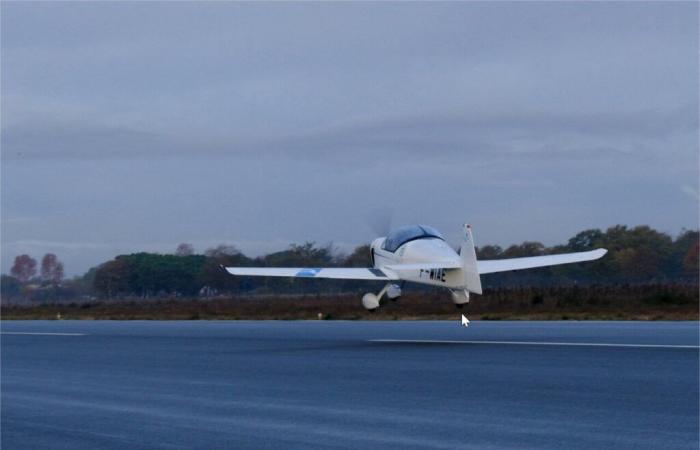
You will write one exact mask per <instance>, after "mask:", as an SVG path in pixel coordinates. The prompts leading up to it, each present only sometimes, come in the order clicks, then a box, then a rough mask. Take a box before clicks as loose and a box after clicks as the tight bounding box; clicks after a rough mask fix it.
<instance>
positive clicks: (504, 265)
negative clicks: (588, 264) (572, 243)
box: [477, 248, 608, 275]
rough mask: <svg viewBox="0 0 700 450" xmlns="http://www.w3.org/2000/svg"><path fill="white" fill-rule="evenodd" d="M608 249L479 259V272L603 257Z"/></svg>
mask: <svg viewBox="0 0 700 450" xmlns="http://www.w3.org/2000/svg"><path fill="white" fill-rule="evenodd" d="M607 252H608V251H607V250H605V249H604V248H599V249H597V250H591V251H588V252H578V253H564V254H561V255H545V256H530V257H527V258H511V259H494V260H479V261H477V264H478V267H479V274H480V275H481V274H485V273H494V272H507V271H509V270H521V269H532V268H535V267H546V266H557V265H559V264H570V263H576V262H582V261H593V260H595V259H598V258H601V257H602V256H603V255H605V254H606V253H607Z"/></svg>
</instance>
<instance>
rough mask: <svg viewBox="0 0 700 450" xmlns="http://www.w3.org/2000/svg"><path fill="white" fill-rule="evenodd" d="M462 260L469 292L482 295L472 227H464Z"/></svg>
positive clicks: (460, 251) (466, 225)
mask: <svg viewBox="0 0 700 450" xmlns="http://www.w3.org/2000/svg"><path fill="white" fill-rule="evenodd" d="M459 256H460V257H461V258H462V270H463V271H464V284H465V286H466V288H467V290H468V291H469V292H473V293H475V294H481V278H480V277H479V267H478V266H477V262H476V249H475V248H474V239H473V238H472V227H471V225H469V224H465V225H464V233H463V234H462V245H461V247H460V250H459Z"/></svg>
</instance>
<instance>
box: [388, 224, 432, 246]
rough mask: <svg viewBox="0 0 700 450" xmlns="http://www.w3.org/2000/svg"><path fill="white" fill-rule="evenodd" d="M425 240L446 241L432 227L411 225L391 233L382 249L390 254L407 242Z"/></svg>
mask: <svg viewBox="0 0 700 450" xmlns="http://www.w3.org/2000/svg"><path fill="white" fill-rule="evenodd" d="M425 238H437V239H441V240H443V241H444V240H445V239H444V238H443V237H442V235H441V234H440V233H439V232H438V231H437V230H436V229H434V228H432V227H427V226H425V225H409V226H407V227H401V228H397V229H396V230H394V231H392V232H391V233H389V234H388V235H387V237H386V240H385V241H384V245H383V247H382V248H384V250H386V251H389V252H395V251H396V250H397V249H398V248H399V247H401V246H402V245H403V244H405V243H406V242H409V241H415V240H416V239H425Z"/></svg>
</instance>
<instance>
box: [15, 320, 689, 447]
mask: <svg viewBox="0 0 700 450" xmlns="http://www.w3.org/2000/svg"><path fill="white" fill-rule="evenodd" d="M1 331H2V335H1V350H2V354H1V362H2V367H1V375H2V380H1V381H2V384H1V388H2V405H1V409H2V410H1V419H2V435H1V439H2V448H3V449H24V448H27V449H36V448H45V449H48V448H67V449H68V448H69V449H94V448H103V449H111V448H113V449H117V448H119V449H121V448H280V447H283V448H319V447H339V448H348V447H353V448H380V447H381V448H459V447H462V448H492V449H505V448H547V449H551V448H567V449H572V448H573V449H576V448H581V449H583V448H601V447H605V448H635V449H639V448H650V449H651V448H654V449H659V448H695V449H696V448H698V431H699V430H698V421H699V419H700V417H699V411H698V396H699V395H700V393H699V387H698V370H699V367H698V324H697V322H681V323H670V322H644V323H641V322H472V324H471V326H470V327H469V328H462V327H459V326H458V324H457V322H341V321H318V322H304V321H300V322H281V321H262V322H200V321H191V322H151V321H143V322H99V321H96V322H90V321H84V322H80V321H78V322H70V321H28V322H3V323H2V325H1Z"/></svg>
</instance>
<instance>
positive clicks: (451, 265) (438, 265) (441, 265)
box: [383, 262, 462, 270]
mask: <svg viewBox="0 0 700 450" xmlns="http://www.w3.org/2000/svg"><path fill="white" fill-rule="evenodd" d="M383 267H386V268H387V269H389V270H420V269H423V270H430V269H461V268H462V265H461V264H460V263H459V262H432V263H420V264H389V265H388V266H383Z"/></svg>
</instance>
